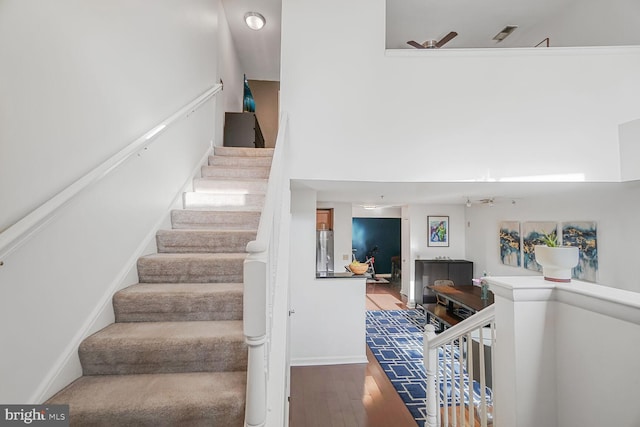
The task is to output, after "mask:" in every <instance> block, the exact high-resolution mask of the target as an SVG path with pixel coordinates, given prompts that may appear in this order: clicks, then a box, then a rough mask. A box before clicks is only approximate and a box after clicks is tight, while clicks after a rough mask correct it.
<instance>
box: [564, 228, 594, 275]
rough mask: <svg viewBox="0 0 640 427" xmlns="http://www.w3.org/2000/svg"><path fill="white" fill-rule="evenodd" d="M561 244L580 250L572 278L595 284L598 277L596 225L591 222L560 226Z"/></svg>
mask: <svg viewBox="0 0 640 427" xmlns="http://www.w3.org/2000/svg"><path fill="white" fill-rule="evenodd" d="M562 244H563V245H564V246H577V247H578V248H579V250H580V255H579V261H578V265H577V266H576V267H575V268H574V269H573V271H572V277H573V278H575V279H578V280H584V281H587V282H595V281H596V280H597V275H598V239H597V227H596V223H595V222H592V221H578V222H567V223H563V224H562Z"/></svg>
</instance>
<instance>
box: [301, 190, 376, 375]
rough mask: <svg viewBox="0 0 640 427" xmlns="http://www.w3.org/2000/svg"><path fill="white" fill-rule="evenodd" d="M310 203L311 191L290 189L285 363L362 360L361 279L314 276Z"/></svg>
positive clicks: (312, 203) (313, 224) (313, 208)
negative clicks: (288, 325) (289, 311)
mask: <svg viewBox="0 0 640 427" xmlns="http://www.w3.org/2000/svg"><path fill="white" fill-rule="evenodd" d="M316 206H317V203H316V192H315V191H312V190H292V192H291V231H290V235H291V243H290V244H291V246H290V253H291V256H290V274H289V282H290V286H291V288H290V292H291V294H290V306H291V309H292V310H294V311H295V313H294V314H293V315H292V316H291V318H290V319H291V329H290V330H291V334H290V355H291V364H292V365H331V364H342V363H366V353H365V350H366V344H365V294H366V280H365V279H363V278H358V279H316V278H315V228H316ZM344 211H346V210H345V209H340V210H339V212H344ZM335 213H336V212H335V211H334V214H335ZM349 213H350V209H349ZM345 217H346V216H345V215H342V214H340V215H339V218H337V219H338V220H339V222H340V223H341V224H343V223H345V222H346V221H345ZM349 223H350V219H349ZM350 229H351V228H350V227H349V230H350ZM350 237H351V236H350V234H349V238H350ZM350 247H351V243H350V242H349V248H350ZM349 251H351V249H349Z"/></svg>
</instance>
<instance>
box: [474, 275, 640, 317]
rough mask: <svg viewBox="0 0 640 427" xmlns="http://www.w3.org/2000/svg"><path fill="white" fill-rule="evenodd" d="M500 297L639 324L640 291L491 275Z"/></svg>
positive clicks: (490, 287)
mask: <svg viewBox="0 0 640 427" xmlns="http://www.w3.org/2000/svg"><path fill="white" fill-rule="evenodd" d="M486 280H487V282H489V289H491V290H492V291H493V292H494V293H495V294H496V295H497V296H500V297H502V298H506V299H508V300H510V301H515V302H521V301H529V302H530V301H557V302H560V303H563V304H568V305H572V306H574V307H578V308H582V309H585V310H589V311H592V312H594V313H599V314H603V315H605V316H609V317H613V318H616V319H619V320H624V321H627V322H631V323H635V324H637V325H640V294H639V293H637V292H631V291H627V290H624V289H617V288H612V287H609V286H602V285H598V284H595V283H589V282H582V281H580V280H575V279H573V280H571V282H570V283H554V282H549V281H545V280H544V279H543V278H542V277H541V276H513V277H489V278H487V279H486Z"/></svg>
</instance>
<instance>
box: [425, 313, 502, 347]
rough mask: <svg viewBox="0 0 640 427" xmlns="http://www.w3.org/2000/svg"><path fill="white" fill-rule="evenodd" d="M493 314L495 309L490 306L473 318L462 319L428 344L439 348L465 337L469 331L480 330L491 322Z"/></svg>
mask: <svg viewBox="0 0 640 427" xmlns="http://www.w3.org/2000/svg"><path fill="white" fill-rule="evenodd" d="M495 313H496V309H495V307H494V305H493V304H491V305H490V306H488V307H487V308H485V309H483V310H481V311H479V312H477V313H475V314H474V315H473V316H470V317H468V318H466V319H464V320H463V321H462V322H460V323H458V324H456V325H455V326H452V327H451V328H448V329H447V330H446V331H444V332H442V333H440V334H438V335H437V336H436V337H435V338H433V339H432V340H430V341H429V343H430V345H431V346H433V347H440V346H441V345H444V344H446V343H449V342H451V341H453V340H455V339H458V338H459V337H461V336H463V335H466V334H468V333H469V332H471V331H475V330H476V329H480V328H482V327H483V326H485V325H486V324H487V323H489V322H491V321H493V319H494V318H495V316H496V314H495Z"/></svg>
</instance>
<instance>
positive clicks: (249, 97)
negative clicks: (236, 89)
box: [242, 75, 256, 113]
mask: <svg viewBox="0 0 640 427" xmlns="http://www.w3.org/2000/svg"><path fill="white" fill-rule="evenodd" d="M242 111H248V112H250V113H253V112H255V111H256V101H255V100H254V99H253V94H252V93H251V88H250V87H249V81H248V80H247V76H246V75H245V76H244V95H243V101H242Z"/></svg>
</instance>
